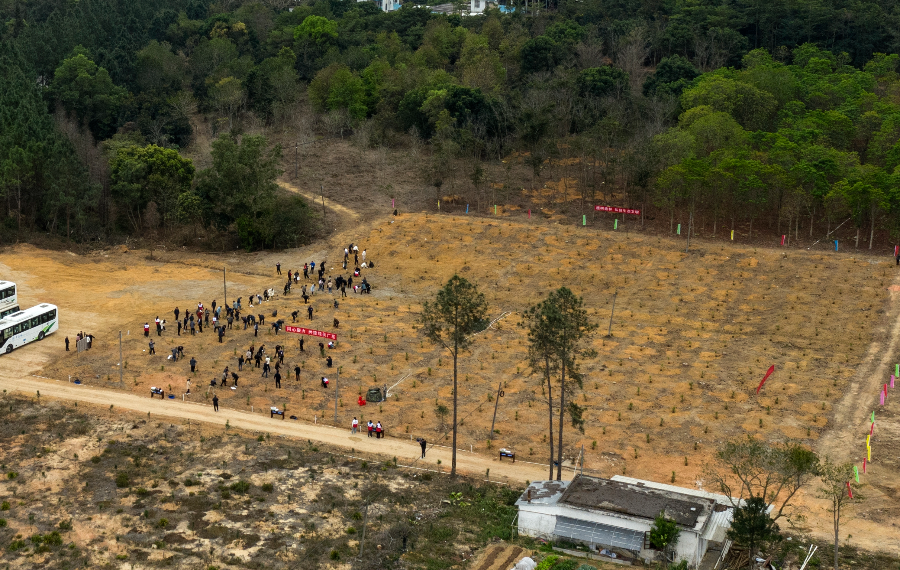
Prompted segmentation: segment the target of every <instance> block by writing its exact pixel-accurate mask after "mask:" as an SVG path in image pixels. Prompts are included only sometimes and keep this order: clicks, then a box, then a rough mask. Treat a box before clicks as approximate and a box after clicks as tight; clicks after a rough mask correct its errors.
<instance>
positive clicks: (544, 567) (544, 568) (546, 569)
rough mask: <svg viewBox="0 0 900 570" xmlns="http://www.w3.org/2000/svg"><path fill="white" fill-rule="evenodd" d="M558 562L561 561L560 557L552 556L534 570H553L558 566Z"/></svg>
mask: <svg viewBox="0 0 900 570" xmlns="http://www.w3.org/2000/svg"><path fill="white" fill-rule="evenodd" d="M557 560H559V556H557V555H555V554H551V555H550V556H548V557H547V558H544V559H543V560H541V563H540V564H538V565H537V567H536V568H535V569H534V570H550V568H552V567H553V565H554V564H556V561H557Z"/></svg>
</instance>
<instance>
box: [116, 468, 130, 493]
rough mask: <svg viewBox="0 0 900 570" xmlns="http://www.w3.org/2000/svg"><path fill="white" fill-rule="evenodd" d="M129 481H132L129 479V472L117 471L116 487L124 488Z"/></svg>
mask: <svg viewBox="0 0 900 570" xmlns="http://www.w3.org/2000/svg"><path fill="white" fill-rule="evenodd" d="M128 483H130V481H129V479H128V473H125V472H124V471H119V472H118V473H116V487H118V488H120V489H122V488H124V487H127V486H128Z"/></svg>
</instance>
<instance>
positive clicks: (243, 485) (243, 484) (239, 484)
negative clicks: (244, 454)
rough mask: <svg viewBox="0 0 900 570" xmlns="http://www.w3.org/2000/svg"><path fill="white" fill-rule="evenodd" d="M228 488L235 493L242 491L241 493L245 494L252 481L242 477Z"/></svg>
mask: <svg viewBox="0 0 900 570" xmlns="http://www.w3.org/2000/svg"><path fill="white" fill-rule="evenodd" d="M228 488H229V489H231V490H232V491H234V492H235V493H240V494H241V495H243V494H244V493H246V492H247V491H249V490H250V483H248V482H247V481H244V480H243V479H241V480H240V481H235V482H234V483H232V484H231V485H230V486H229V487H228Z"/></svg>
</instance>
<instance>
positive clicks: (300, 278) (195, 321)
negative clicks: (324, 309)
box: [66, 243, 384, 438]
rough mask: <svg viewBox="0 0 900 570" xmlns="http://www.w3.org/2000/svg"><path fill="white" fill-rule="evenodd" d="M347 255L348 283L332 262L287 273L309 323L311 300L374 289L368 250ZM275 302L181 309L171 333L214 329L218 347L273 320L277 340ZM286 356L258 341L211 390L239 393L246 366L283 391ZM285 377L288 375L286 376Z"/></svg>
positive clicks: (163, 330) (193, 362)
mask: <svg viewBox="0 0 900 570" xmlns="http://www.w3.org/2000/svg"><path fill="white" fill-rule="evenodd" d="M343 255H344V257H343V262H342V267H343V269H344V270H346V269H347V268H348V267H349V266H350V258H351V256H352V258H353V264H352V267H353V270H352V274H351V275H349V276H348V277H344V275H343V274H341V275H338V276H337V277H334V278H333V277H332V276H331V275H326V273H328V272H327V271H326V269H325V268H326V265H327V261H321V262H319V263H318V264H317V263H316V262H315V261H310V262H308V263H304V264H303V268H302V270H300V269H298V270H292V269H289V270H288V271H287V281H286V282H285V284H284V287H283V294H284V296H287V295H288V294H289V293H290V292H291V290H292V289H293V287H294V286H297V285H299V287H300V291H301V295H300V296H301V298H302V299H303V303H304V305H307V308H306V313H307V319H308V320H310V321H312V320H314V315H315V309H314V307H313V305H312V304H311V303H310V299H311V298H312V297H314V296H315V295H316V294H317V293H318V294H320V295H321V294H324V293H325V292H326V291H327V293H328V294H330V295H335V294H336V293H337V292H340V295H341V297H346V296H347V289H348V288H349V289H351V290H352V291H353V292H354V293H358V294H367V293H371V290H372V286H371V284H370V283H369V281H368V279H367V278H366V277H362V271H363V270H365V269H370V268H373V267H374V264H373V263H372V261H371V259H368V260H367V252H366V250H365V249H363V250H362V251H360V249H359V246H358V245H356V244H352V243H351V244H349V245H348V246H347V247H345V248H344V251H343ZM275 271H276V275H282V269H281V263H280V262H279V263H276V264H275ZM301 271H302V275H301ZM354 278H356V279H357V280H358V281H357V282H356V284H354ZM310 280H312V283H308V281H310ZM274 297H275V289H274V288H273V289H266V290H264V291H262V292H261V293H254V294H251V295H249V296H248V297H247V301H246V302H245V301H244V298H243V297H238V298H237V299H236V300H234V301H233V302H232V303H231V304H230V305H227V304H225V305H221V304H219V303H218V302H217V300H215V299H214V300H213V301H212V303H211V304H210V305H209V306H208V307H207V306H205V305H204V304H203V302H202V301H201V302H198V303H197V307H196V308H195V309H194V308H191V309H185V310H182V309H180V308H179V307H175V309H174V310H173V311H172V314H173V316H174V319H173V322H174V323H175V324H174V327H172V329H173V330H172V331H171V333H172V334H174V335H175V336H177V337H180V336H182V332H183V333H184V335H186V336H196V335H197V334H203V329H204V328H207V329H210V328H211V329H212V331H213V333H214V335H215V336H217V337H218V341H219V342H220V343H222V342H223V339H224V337H225V336H226V334H229V333H230V334H234V331H236V330H243V331H247V330H250V331H252V332H253V337H254V339H255V338H257V337H258V336H259V329H260V327H264V326H265V325H266V319H267V318H269V319H271V320H270V327H271V329H272V332H274V334H275V335H276V336H277V335H278V333H279V331H281V330H283V328H284V324H285V320H284V319H280V318H278V311H277V310H273V311H271V313H270V314H269V315H266V312H267V311H263V310H262V309H261V306H262V305H263V304H265V303H268V302H269V301H271V300H272V299H273V298H274ZM245 305H246V307H245ZM332 306H333V308H334V309H337V308H338V307H339V303H338V299H336V298H335V299H333V301H332ZM290 314H291V318H292V322H296V321H297V318H298V315H299V314H300V311H299V310H295V311H292V312H291V313H290ZM152 322H153V323H154V325H155V331H156V336H157V337H163V336H164V334H168V333H167V322H166V320H165V319H161V318H160V317H159V316H156V317H155V318H154V320H153V321H152ZM332 324H333V326H334V327H337V326H339V321H338V319H337V318H336V317H335V318H334V319H333V320H332ZM170 326H171V325H170ZM143 329H144V336H145V337H146V338H147V341H148V348H149V350H148V353H149V354H150V355H155V354H156V343H155V340H154V339H153V338H150V337H151V321H147V322H145V323H144V326H143ZM334 347H335V343H334V342H329V343H328V345H327V348H328V349H333V348H334ZM66 349H67V350H68V340H67V342H66ZM285 350H286V345H283V344H277V345H275V347H274V349H273V350H272V351H271V352H268V351H267V349H266V346H265V344H260V345H259V346H258V347H257V346H256V342H255V340H252V341H251V344H250V347H249V348H248V349H247V350H246V351H239V354H238V356H237V357H236V361H237V370H236V371H234V370H231V366H232V365H228V366H225V368H224V370H222V372H221V374H218V373H217V374H216V375H215V376H214V377H213V378H211V379H210V381H209V386H210V388H218V387H221V388H225V387H229V383H230V384H231V385H230V388H231V389H237V386H238V381H239V380H240V376H239V375H238V372H243V370H244V366H245V365H246V366H248V367H249V366H252V367H253V368H254V369H257V371H258V373H259V374H260V379H267V380H268V379H270V378H271V379H272V380H273V381H274V387H275V388H276V389H280V388H281V381H282V380H283V378H284V377H283V376H282V372H283V370H285V369H287V370H289V368H286V367H285V364H284V359H285ZM299 350H300V352H301V353H304V352H306V351H305V348H304V339H303V337H300V339H299ZM319 353H320V354H319V355H320V357H321V358H322V359H323V360H324V365H325V367H326V368H332V366H333V365H334V359H333V357H332V356H331V355H328V354H326V345H325V344H324V343H319ZM183 358H185V352H184V345H178V346H176V347H174V348H172V349H171V355H169V356H168V359H170V360H172V361H173V362H177V361H178V360H179V359H183ZM190 369H191V372H192V373H196V372H198V361H197V359H196V357H193V356H192V357H191V358H190ZM293 369H294V380H295V381H296V382H300V381H301V373H302V372H303V368H302V366H301V364H299V363H298V364H296V365H295V366H294V368H293ZM285 374H289V373H287V372H286V373H285ZM320 383H321V386H322V388H324V389H326V390H327V389H328V388H329V383H330V381H329V379H328V378H326V377H325V376H322V377H321V378H320ZM189 393H190V392H189V391H188V392H187V393H186V394H189ZM213 404H214V409H215V410H216V411H218V404H219V398H218V396H217V395H215V394H214V395H213ZM383 433H384V430H383V428H382V426H381V422H380V421H379V422H376V423H374V424H373V423H372V422H371V421H370V422H369V436H370V437H372V436H373V435H374V437H376V438H381V437H382V436H383Z"/></svg>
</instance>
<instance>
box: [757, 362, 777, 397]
mask: <svg viewBox="0 0 900 570" xmlns="http://www.w3.org/2000/svg"><path fill="white" fill-rule="evenodd" d="M773 372H775V365H774V364H773V365H772V366H769V371H768V372H766V375H765V376H763V379H762V382H760V383H759V386H757V387H756V393H757V394H759V391H760V390H762V387H763V384H765V383H766V380H768V379H769V376H771V375H772V373H773Z"/></svg>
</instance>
